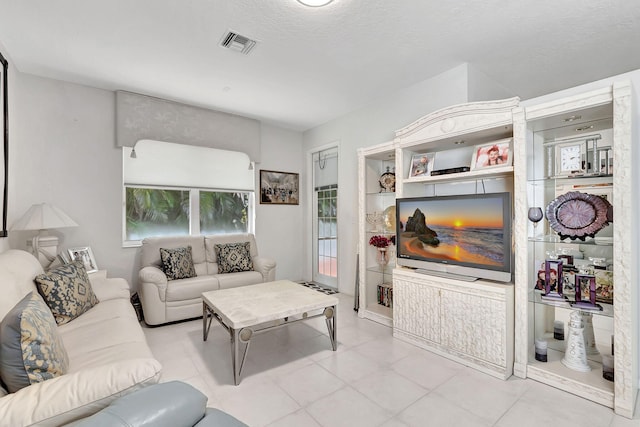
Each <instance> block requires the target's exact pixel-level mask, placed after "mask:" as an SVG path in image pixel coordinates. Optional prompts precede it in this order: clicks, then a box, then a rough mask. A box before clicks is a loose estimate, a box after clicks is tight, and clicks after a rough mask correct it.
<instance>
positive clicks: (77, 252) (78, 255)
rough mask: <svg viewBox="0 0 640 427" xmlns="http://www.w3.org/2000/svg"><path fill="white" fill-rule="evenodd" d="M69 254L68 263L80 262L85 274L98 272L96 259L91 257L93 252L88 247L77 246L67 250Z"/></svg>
mask: <svg viewBox="0 0 640 427" xmlns="http://www.w3.org/2000/svg"><path fill="white" fill-rule="evenodd" d="M67 253H68V254H69V261H70V262H73V261H82V263H83V264H84V268H85V269H86V270H87V273H93V272H94V271H98V264H97V263H96V258H95V257H94V256H93V251H92V250H91V248H90V247H89V246H77V247H74V248H69V249H67Z"/></svg>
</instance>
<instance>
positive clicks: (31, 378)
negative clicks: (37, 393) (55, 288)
mask: <svg viewBox="0 0 640 427" xmlns="http://www.w3.org/2000/svg"><path fill="white" fill-rule="evenodd" d="M0 337H1V340H0V377H2V381H3V382H4V384H5V385H6V386H7V389H8V390H9V392H11V393H15V392H16V391H18V390H20V389H21V388H24V387H26V386H28V385H31V384H35V383H39V382H42V381H46V380H48V379H51V378H54V377H57V376H60V375H63V374H66V373H67V370H68V368H69V356H68V355H67V351H66V350H65V348H64V345H63V343H62V340H61V339H60V336H59V335H58V327H57V326H56V321H55V319H54V318H53V315H52V314H51V311H50V310H49V308H48V307H47V305H46V304H45V303H44V301H43V300H42V297H40V295H38V294H37V293H36V292H30V293H29V294H28V295H27V296H25V297H24V298H23V299H22V300H21V301H20V302H19V303H18V304H16V305H15V307H13V308H12V309H11V311H10V312H9V313H7V315H6V316H5V317H4V319H2V323H1V324H0Z"/></svg>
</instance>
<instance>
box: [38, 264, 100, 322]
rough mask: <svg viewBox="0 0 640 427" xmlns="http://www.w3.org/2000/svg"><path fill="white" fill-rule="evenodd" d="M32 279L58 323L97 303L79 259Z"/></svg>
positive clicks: (69, 319)
mask: <svg viewBox="0 0 640 427" xmlns="http://www.w3.org/2000/svg"><path fill="white" fill-rule="evenodd" d="M35 280H36V286H37V288H38V292H40V295H42V298H44V300H45V302H46V303H47V305H48V306H49V308H50V309H51V312H52V313H53V316H54V317H55V319H56V323H57V324H58V325H64V324H65V323H69V322H71V321H72V320H73V319H75V318H76V317H78V316H80V315H81V314H83V313H85V312H86V311H87V310H89V309H90V308H91V307H93V306H94V305H96V304H98V302H99V301H98V298H97V297H96V294H94V293H93V288H91V281H90V280H89V275H88V274H87V270H86V269H85V267H84V264H83V263H82V261H73V262H71V263H69V264H65V265H62V266H60V267H56V268H53V269H51V270H48V271H47V272H45V273H44V274H39V275H38V276H36V279H35Z"/></svg>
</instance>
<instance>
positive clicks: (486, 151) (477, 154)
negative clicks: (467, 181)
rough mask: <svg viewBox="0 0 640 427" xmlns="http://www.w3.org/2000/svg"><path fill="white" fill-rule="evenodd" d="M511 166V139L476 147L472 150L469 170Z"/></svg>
mask: <svg viewBox="0 0 640 427" xmlns="http://www.w3.org/2000/svg"><path fill="white" fill-rule="evenodd" d="M512 164H513V151H512V149H511V138H507V139H501V140H499V141H494V142H490V143H488V144H482V145H477V146H476V147H475V148H474V150H473V157H472V159H471V170H479V169H488V168H495V167H499V166H511V165H512Z"/></svg>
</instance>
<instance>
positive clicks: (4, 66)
mask: <svg viewBox="0 0 640 427" xmlns="http://www.w3.org/2000/svg"><path fill="white" fill-rule="evenodd" d="M8 69H9V63H8V62H7V60H6V59H5V57H4V56H2V53H0V110H1V111H2V119H1V120H0V135H2V146H3V147H4V149H3V150H2V154H0V156H2V161H1V162H0V165H2V166H1V169H0V182H1V183H2V186H1V187H0V188H2V193H1V194H0V206H2V229H1V230H0V237H7V236H8V233H7V190H8V186H7V179H8V177H9V175H8V173H7V171H8V164H9V159H8V158H7V152H8V150H9V98H8V97H7V89H8V87H9V84H8V82H7V70H8Z"/></svg>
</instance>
